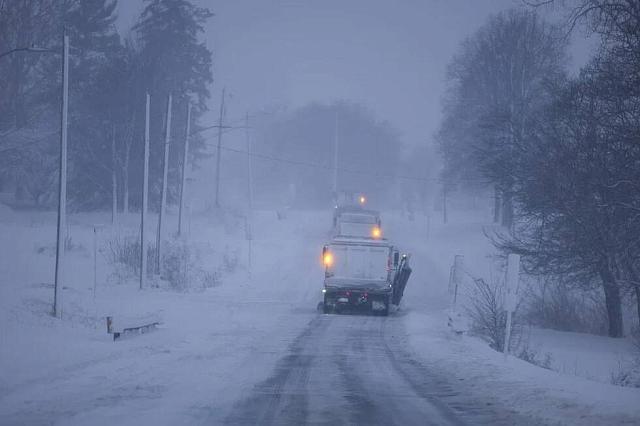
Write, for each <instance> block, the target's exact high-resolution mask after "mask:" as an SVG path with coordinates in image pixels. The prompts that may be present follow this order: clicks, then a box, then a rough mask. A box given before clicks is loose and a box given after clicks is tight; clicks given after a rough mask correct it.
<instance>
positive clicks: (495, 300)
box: [465, 278, 522, 352]
mask: <svg viewBox="0 0 640 426" xmlns="http://www.w3.org/2000/svg"><path fill="white" fill-rule="evenodd" d="M469 296H470V297H469V302H468V303H467V305H466V306H465V310H466V313H467V315H468V317H469V319H470V320H471V332H472V333H474V334H476V335H478V336H480V337H482V338H483V339H485V340H486V341H488V342H489V346H491V347H492V348H493V349H495V350H497V351H502V350H503V349H504V337H505V327H506V324H507V314H506V312H505V310H504V308H503V300H504V296H505V288H504V285H503V284H502V283H497V282H493V283H489V282H487V281H485V280H484V279H482V278H475V279H473V287H472V288H471V292H470V295H469ZM517 311H518V310H517V309H516V312H515V313H514V314H513V315H512V319H511V340H510V342H509V350H510V351H511V352H513V351H514V350H515V349H516V348H518V346H519V343H520V337H521V335H522V325H521V323H520V321H519V316H518V312H517Z"/></svg>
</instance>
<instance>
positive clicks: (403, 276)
mask: <svg viewBox="0 0 640 426" xmlns="http://www.w3.org/2000/svg"><path fill="white" fill-rule="evenodd" d="M410 276H411V267H410V266H409V258H408V257H407V256H403V257H402V261H401V262H400V266H399V267H398V272H397V273H396V276H395V279H394V280H393V294H392V295H391V303H393V304H394V305H396V306H397V305H399V304H400V301H401V300H402V295H403V294H404V289H405V287H406V286H407V282H408V281H409V277H410Z"/></svg>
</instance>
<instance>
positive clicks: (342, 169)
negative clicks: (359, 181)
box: [222, 147, 440, 182]
mask: <svg viewBox="0 0 640 426" xmlns="http://www.w3.org/2000/svg"><path fill="white" fill-rule="evenodd" d="M222 149H223V150H226V151H230V152H236V153H238V154H244V155H249V156H251V157H254V158H261V159H263V160H269V161H276V162H280V163H286V164H292V165H296V166H307V167H315V168H318V169H323V170H334V167H333V166H325V165H323V164H318V163H311V162H307V161H299V160H290V159H287V158H280V157H274V156H271V155H266V154H259V153H256V152H251V153H249V152H247V151H245V150H242V149H235V148H229V147H222ZM338 171H340V172H345V173H353V174H359V175H366V176H375V177H378V178H397V179H404V180H414V181H420V182H440V180H439V179H434V178H420V177H415V176H404V175H390V174H384V173H372V172H367V171H364V170H354V169H348V168H345V167H338Z"/></svg>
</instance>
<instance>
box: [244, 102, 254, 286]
mask: <svg viewBox="0 0 640 426" xmlns="http://www.w3.org/2000/svg"><path fill="white" fill-rule="evenodd" d="M244 125H245V137H246V139H247V195H248V201H249V206H248V209H247V225H246V228H247V229H246V234H247V241H248V245H249V257H248V270H249V279H251V263H252V257H253V254H252V240H253V235H252V229H251V225H252V223H253V220H252V219H253V176H252V170H251V135H250V134H249V113H248V112H247V115H246V116H245V120H244Z"/></svg>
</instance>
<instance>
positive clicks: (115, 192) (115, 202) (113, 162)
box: [111, 124, 118, 226]
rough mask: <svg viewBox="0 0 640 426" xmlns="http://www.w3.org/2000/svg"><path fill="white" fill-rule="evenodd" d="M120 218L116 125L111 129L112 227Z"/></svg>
mask: <svg viewBox="0 0 640 426" xmlns="http://www.w3.org/2000/svg"><path fill="white" fill-rule="evenodd" d="M117 216H118V178H117V176H116V125H115V124H114V125H113V126H112V128H111V226H114V225H115V224H116V220H117Z"/></svg>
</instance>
